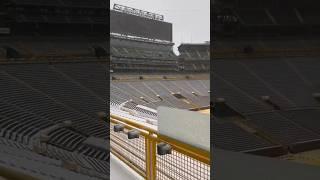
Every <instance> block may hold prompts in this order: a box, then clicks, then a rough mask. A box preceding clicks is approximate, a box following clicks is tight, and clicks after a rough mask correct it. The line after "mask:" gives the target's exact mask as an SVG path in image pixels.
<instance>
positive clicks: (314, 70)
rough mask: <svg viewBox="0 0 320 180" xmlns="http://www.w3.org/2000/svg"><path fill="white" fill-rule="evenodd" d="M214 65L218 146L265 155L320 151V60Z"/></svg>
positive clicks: (262, 60)
mask: <svg viewBox="0 0 320 180" xmlns="http://www.w3.org/2000/svg"><path fill="white" fill-rule="evenodd" d="M213 63H214V67H216V68H215V71H214V75H213V78H214V80H213V86H214V87H215V88H214V89H213V90H212V93H213V96H214V99H215V100H216V102H218V103H216V107H215V109H217V111H215V114H214V115H215V119H216V120H215V121H214V123H215V124H214V129H216V130H214V131H213V133H214V139H215V140H214V143H215V146H216V147H218V148H222V149H227V150H233V151H241V152H251V153H256V154H262V155H266V156H279V155H283V154H286V153H288V152H291V153H296V152H302V151H307V150H312V149H318V148H319V147H320V131H319V126H318V124H319V123H318V120H319V118H320V101H319V97H318V96H317V94H318V92H319V91H320V89H319V80H318V78H317V77H319V76H320V74H319V67H320V66H319V65H320V63H319V58H316V57H291V58H255V59H245V58H243V59H241V58H240V59H237V60H236V59H216V60H215V61H214V62H213Z"/></svg>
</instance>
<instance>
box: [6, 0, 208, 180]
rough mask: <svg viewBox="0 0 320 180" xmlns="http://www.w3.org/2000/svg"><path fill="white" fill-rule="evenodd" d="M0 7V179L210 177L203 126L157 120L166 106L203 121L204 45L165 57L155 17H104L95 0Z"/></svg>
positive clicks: (167, 41) (16, 2)
mask: <svg viewBox="0 0 320 180" xmlns="http://www.w3.org/2000/svg"><path fill="white" fill-rule="evenodd" d="M0 6H1V8H0V9H1V13H0V19H1V21H0V81H1V83H0V84H1V92H0V107H1V108H0V110H1V113H0V146H1V148H0V156H1V159H0V177H1V178H4V179H109V177H108V176H109V174H110V175H111V179H123V180H124V179H126V178H129V179H132V177H136V178H137V179H209V178H210V154H209V148H208V147H207V146H209V145H208V144H209V137H208V136H209V135H208V134H207V136H206V139H205V140H206V143H204V142H195V140H193V141H192V138H190V139H191V140H190V139H186V140H185V139H183V138H182V139H179V137H172V136H171V135H170V131H167V130H166V129H165V130H163V129H161V128H160V127H163V125H161V123H164V122H165V120H169V119H170V118H172V117H175V115H176V114H177V113H182V114H188V115H189V117H191V119H193V120H194V119H197V118H193V117H199V118H204V119H205V120H206V121H204V122H206V123H209V120H208V118H207V117H208V113H209V96H210V88H209V86H210V83H209V64H210V61H209V57H210V54H209V44H208V43H203V44H182V45H181V46H180V47H179V51H180V53H181V55H180V56H177V55H175V54H174V53H173V51H172V46H173V42H172V24H171V23H169V22H165V21H164V19H163V16H162V15H157V14H154V13H150V12H145V11H141V10H140V11H139V12H140V13H139V14H137V12H138V11H137V10H135V11H134V12H135V13H136V14H133V12H132V11H131V12H130V9H132V8H129V7H125V6H121V5H116V6H115V7H114V9H113V10H111V11H110V17H111V19H110V24H108V19H107V18H108V15H109V12H107V11H106V9H105V7H107V4H106V1H100V0H95V1H87V0H80V1H79V0H77V1H74V0H56V1H50V2H49V1H48V2H47V1H40V0H29V1H24V0H6V1H1V3H0ZM124 24H125V25H124ZM130 24H131V25H130ZM126 25H130V26H126ZM109 26H110V31H111V33H110V38H109V36H108V34H106V29H108V28H109ZM128 27H132V28H128ZM106 42H110V47H109V43H106ZM109 72H110V76H109ZM109 82H110V89H109ZM109 93H110V99H109V98H108V97H109ZM109 102H110V104H109ZM159 107H167V108H163V109H162V110H161V109H159ZM174 108H177V109H179V110H176V109H174ZM109 109H110V118H109V115H108V114H106V113H105V112H108V110H109ZM181 109H183V110H181ZM158 111H164V112H165V113H159V112H158ZM197 111H200V112H202V113H197ZM160 114H161V115H160ZM163 114H164V115H170V114H171V116H168V117H167V118H164V119H165V120H164V121H158V119H159V116H162V115H163ZM186 119H188V118H187V117H186ZM172 122H174V121H172ZM177 122H178V121H177ZM190 122H191V121H190ZM205 127H206V128H204V129H206V130H207V131H205V132H208V131H209V127H210V126H209V125H208V124H207V125H206V126H205ZM177 128H184V127H183V126H181V125H179V124H178V125H177ZM177 128H176V129H175V130H177ZM109 130H110V131H109ZM179 132H182V135H180V136H184V135H186V134H187V135H188V134H189V135H192V133H193V131H190V132H188V131H179ZM171 133H172V131H171ZM183 133H186V134H183ZM109 142H110V143H109ZM109 144H110V146H109ZM110 152H111V153H110ZM2 157H3V158H2ZM177 162H178V164H177ZM110 169H111V170H110ZM133 174H134V175H133Z"/></svg>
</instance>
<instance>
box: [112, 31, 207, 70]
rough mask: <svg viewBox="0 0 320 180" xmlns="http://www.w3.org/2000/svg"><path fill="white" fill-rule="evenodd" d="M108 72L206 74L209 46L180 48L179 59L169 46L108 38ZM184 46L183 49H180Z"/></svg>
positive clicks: (114, 37)
mask: <svg viewBox="0 0 320 180" xmlns="http://www.w3.org/2000/svg"><path fill="white" fill-rule="evenodd" d="M110 44H111V47H110V53H111V69H112V70H114V71H116V72H122V71H126V72H128V71H130V72H132V71H140V72H141V71H144V72H183V71H186V72H208V71H209V67H210V66H209V64H210V61H209V59H210V58H209V44H201V45H200V46H203V47H201V48H199V47H198V48H197V46H198V45H193V46H195V48H182V49H181V50H179V51H180V53H181V55H180V56H177V55H175V54H174V53H173V50H172V49H173V44H172V43H168V42H166V43H165V42H161V43H160V42H157V43H155V42H149V41H148V40H141V39H139V40H138V39H128V38H123V37H118V36H112V38H111V43H110ZM181 46H184V45H181Z"/></svg>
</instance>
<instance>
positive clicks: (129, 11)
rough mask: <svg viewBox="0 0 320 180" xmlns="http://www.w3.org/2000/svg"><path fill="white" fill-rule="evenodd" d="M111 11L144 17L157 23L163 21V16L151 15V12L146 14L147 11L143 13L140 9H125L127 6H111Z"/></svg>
mask: <svg viewBox="0 0 320 180" xmlns="http://www.w3.org/2000/svg"><path fill="white" fill-rule="evenodd" d="M113 9H114V10H116V11H121V12H124V13H127V14H132V15H136V16H141V17H145V18H149V19H154V20H158V21H163V20H164V16H163V15H160V14H155V13H151V12H148V11H143V10H140V9H135V8H131V7H127V6H123V5H120V4H114V5H113Z"/></svg>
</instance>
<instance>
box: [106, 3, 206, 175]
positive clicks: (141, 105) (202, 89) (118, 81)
mask: <svg viewBox="0 0 320 180" xmlns="http://www.w3.org/2000/svg"><path fill="white" fill-rule="evenodd" d="M137 12H138V13H137ZM110 18H111V22H110V23H111V24H110V33H111V36H110V115H111V118H110V120H111V126H110V140H111V141H110V144H111V152H112V154H113V155H115V156H116V157H117V158H119V159H120V160H122V161H123V162H125V163H126V164H127V165H128V166H130V168H132V169H133V170H134V171H136V172H137V173H138V174H139V175H140V176H141V177H143V178H145V179H210V156H209V152H210V147H209V146H210V137H209V136H210V135H209V134H210V132H209V131H210V130H209V127H210V121H209V118H210V117H209V113H210V105H209V101H210V81H209V71H210V44H209V43H206V42H204V43H200V44H195V43H183V44H181V45H180V46H179V47H178V49H179V52H180V55H179V56H177V55H176V54H175V53H174V52H173V45H174V43H173V42H172V23H170V22H166V21H165V20H164V19H165V17H164V16H163V15H159V14H154V13H151V12H146V11H143V10H138V9H135V8H131V7H127V6H123V5H119V4H114V6H113V9H112V10H111V11H110ZM164 107H165V108H164ZM198 112H201V113H203V114H201V113H198ZM180 113H191V114H190V117H195V118H192V119H190V121H188V122H190V123H194V125H195V126H196V125H198V123H199V122H200V121H204V122H205V123H207V126H206V130H207V131H205V130H204V129H201V128H200V127H201V125H199V128H198V131H201V130H203V131H204V132H207V134H205V135H204V137H203V138H202V139H207V141H206V142H207V143H204V142H202V143H198V142H196V141H197V139H196V138H194V137H193V138H189V137H190V136H194V134H193V133H197V131H194V130H192V129H191V130H190V128H189V129H188V128H187V127H186V126H187V125H186V124H185V122H187V119H188V118H185V119H183V118H182V116H181V115H179V114H180ZM198 114H200V115H198ZM198 116H199V117H198ZM181 118H182V120H185V122H181V121H179V119H181ZM201 118H205V119H201ZM197 121H198V122H197ZM169 127H175V128H169ZM193 129H196V128H193ZM189 130H190V131H189ZM177 132H181V133H177ZM177 134H179V135H177ZM199 134H200V133H199ZM197 137H199V136H197ZM198 141H199V140H198ZM111 173H112V172H111ZM111 178H112V176H111Z"/></svg>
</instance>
